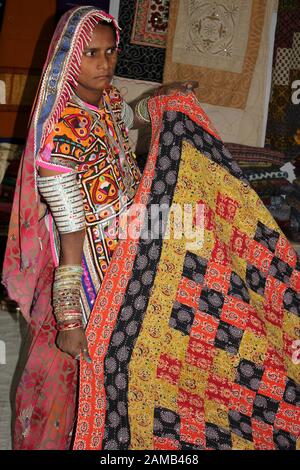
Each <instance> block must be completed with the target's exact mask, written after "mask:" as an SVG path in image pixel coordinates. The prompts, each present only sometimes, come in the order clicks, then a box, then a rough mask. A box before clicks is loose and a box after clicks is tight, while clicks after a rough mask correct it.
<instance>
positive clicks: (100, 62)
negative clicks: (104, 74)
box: [97, 54, 108, 70]
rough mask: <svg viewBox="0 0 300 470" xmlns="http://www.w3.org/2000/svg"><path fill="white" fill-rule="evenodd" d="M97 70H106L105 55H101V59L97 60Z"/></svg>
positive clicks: (106, 60) (106, 59)
mask: <svg viewBox="0 0 300 470" xmlns="http://www.w3.org/2000/svg"><path fill="white" fill-rule="evenodd" d="M97 69H99V70H100V69H103V70H107V69H108V58H107V57H106V55H105V54H103V55H101V57H100V58H99V60H98V63H97Z"/></svg>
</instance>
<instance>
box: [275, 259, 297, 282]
mask: <svg viewBox="0 0 300 470" xmlns="http://www.w3.org/2000/svg"><path fill="white" fill-rule="evenodd" d="M292 272H293V268H291V266H289V265H288V264H287V263H286V262H285V261H282V260H281V259H280V258H277V256H274V258H273V259H272V263H271V266H270V270H269V274H270V275H271V276H273V277H275V278H276V279H278V280H279V281H281V282H284V283H285V284H288V283H289V282H290V277H291V275H292Z"/></svg>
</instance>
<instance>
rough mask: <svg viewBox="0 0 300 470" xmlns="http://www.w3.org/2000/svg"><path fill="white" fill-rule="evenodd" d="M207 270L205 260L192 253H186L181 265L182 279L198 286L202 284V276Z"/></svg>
mask: <svg viewBox="0 0 300 470" xmlns="http://www.w3.org/2000/svg"><path fill="white" fill-rule="evenodd" d="M206 269H207V260H206V259H204V258H201V257H200V256H197V255H195V254H194V253H191V252H189V251H188V252H187V253H186V255H185V259H184V264H183V273H182V275H183V276H184V277H187V278H188V279H191V280H192V281H195V282H197V283H198V284H203V283H204V276H205V273H206Z"/></svg>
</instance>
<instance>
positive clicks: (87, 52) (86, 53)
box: [84, 51, 95, 57]
mask: <svg viewBox="0 0 300 470" xmlns="http://www.w3.org/2000/svg"><path fill="white" fill-rule="evenodd" d="M84 55H85V56H86V57H94V55H95V51H86V52H85V53H84Z"/></svg>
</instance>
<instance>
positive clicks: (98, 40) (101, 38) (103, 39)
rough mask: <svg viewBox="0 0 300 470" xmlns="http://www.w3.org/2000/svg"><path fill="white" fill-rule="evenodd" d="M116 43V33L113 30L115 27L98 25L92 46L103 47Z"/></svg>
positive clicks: (94, 32)
mask: <svg viewBox="0 0 300 470" xmlns="http://www.w3.org/2000/svg"><path fill="white" fill-rule="evenodd" d="M115 42H116V33H115V30H114V28H113V26H110V25H109V24H102V23H100V24H97V26H96V27H95V29H94V31H93V34H92V38H91V41H90V43H89V46H90V45H97V46H101V44H102V45H105V44H107V43H110V44H115Z"/></svg>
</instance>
